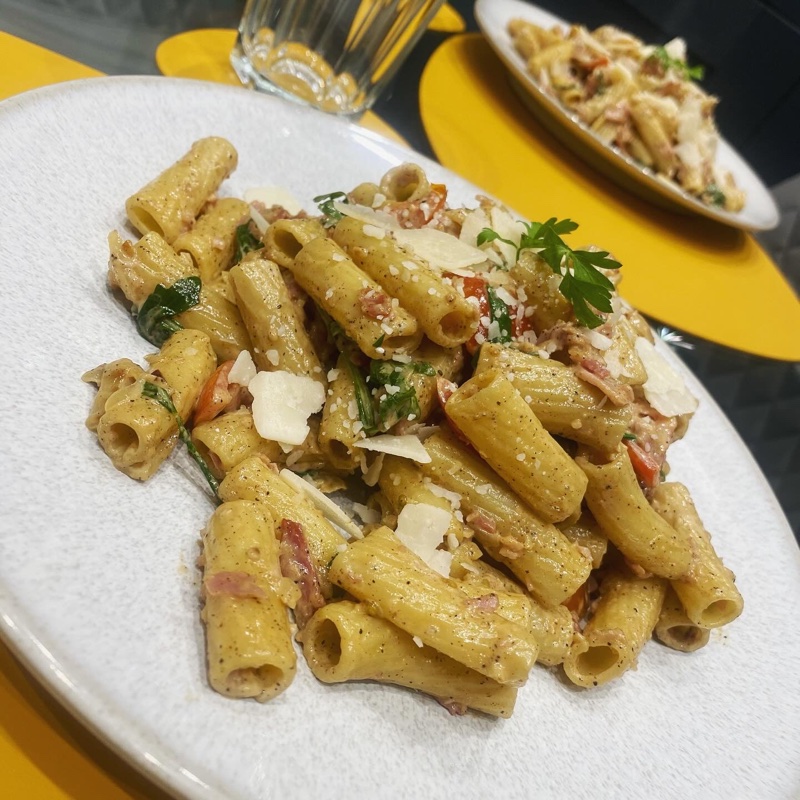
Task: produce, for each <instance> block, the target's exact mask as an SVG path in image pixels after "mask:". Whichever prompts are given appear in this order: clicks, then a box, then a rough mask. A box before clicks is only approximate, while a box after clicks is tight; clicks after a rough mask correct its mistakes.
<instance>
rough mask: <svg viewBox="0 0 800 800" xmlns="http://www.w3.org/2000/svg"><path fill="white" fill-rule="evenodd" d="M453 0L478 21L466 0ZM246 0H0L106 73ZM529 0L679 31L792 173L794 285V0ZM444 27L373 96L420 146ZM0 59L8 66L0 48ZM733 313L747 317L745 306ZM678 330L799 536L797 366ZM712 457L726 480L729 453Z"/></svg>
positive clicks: (659, 34) (735, 119) (425, 149)
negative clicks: (422, 101)
mask: <svg viewBox="0 0 800 800" xmlns="http://www.w3.org/2000/svg"><path fill="white" fill-rule="evenodd" d="M451 4H452V5H453V6H455V7H456V8H457V9H458V10H459V12H460V13H461V14H462V16H463V17H464V19H465V20H466V22H467V25H468V28H469V29H470V30H476V29H477V28H476V25H475V20H474V17H473V15H472V5H473V2H472V0H452V2H451ZM243 5H244V3H243V0H131V1H130V2H127V1H126V0H0V29H2V30H5V31H7V32H9V33H12V34H14V35H16V36H20V37H22V38H24V39H28V40H29V41H33V42H36V43H37V44H40V45H42V46H44V47H48V48H50V49H51V50H55V51H57V52H60V53H62V54H64V55H67V56H70V57H72V58H74V59H76V60H78V61H81V62H83V63H85V64H88V65H90V66H93V67H95V68H96V69H99V70H102V71H103V72H107V73H109V74H158V69H157V67H156V63H155V50H156V47H157V46H158V44H159V43H160V42H161V41H163V40H164V39H165V38H167V37H168V36H171V35H173V34H175V33H179V32H181V31H184V30H190V29H194V28H214V27H221V28H233V27H236V25H237V23H238V19H239V16H240V13H241V9H242V7H243ZM538 5H539V6H541V7H542V8H546V9H547V10H549V11H551V12H552V13H554V14H556V15H558V16H560V17H561V18H563V19H565V20H569V21H573V22H579V23H582V24H585V25H587V26H589V27H596V26H598V25H601V24H607V23H608V24H616V25H618V26H619V27H622V28H625V29H627V30H629V31H631V32H632V33H634V34H636V35H638V36H639V37H641V38H643V39H645V40H646V41H648V42H652V43H663V42H666V41H668V40H669V39H671V38H673V37H674V36H678V35H680V36H682V37H683V38H684V39H685V40H686V42H687V45H688V50H689V60H690V62H691V63H700V64H703V65H704V67H705V70H706V77H705V79H704V81H703V85H704V87H705V88H706V89H707V90H708V91H710V92H712V93H714V94H716V95H718V96H719V97H720V98H721V103H720V105H719V108H718V113H717V119H718V123H719V127H720V129H721V131H722V134H723V136H725V138H726V139H728V141H729V142H730V143H731V144H732V145H733V146H734V147H735V148H736V149H737V150H738V151H739V152H740V153H741V154H742V155H743V156H744V158H745V159H746V160H747V161H748V162H749V163H750V164H751V165H752V166H753V167H754V169H755V170H756V172H757V173H758V174H759V175H760V176H761V178H762V180H763V181H764V182H765V183H766V184H767V185H768V186H771V187H774V186H775V185H776V184H779V183H781V182H785V181H787V179H790V178H792V176H798V179H797V180H796V181H794V182H790V183H788V184H784V186H783V187H779V190H778V192H776V196H778V197H779V199H780V204H781V206H782V207H783V208H784V209H785V213H784V218H783V222H782V224H781V227H780V228H779V229H778V230H777V231H774V232H771V233H769V234H765V235H761V236H760V237H759V238H760V241H761V242H762V244H764V246H765V247H766V249H767V250H768V252H769V253H770V254H771V255H772V257H773V259H774V260H775V262H776V263H777V264H778V265H779V266H780V267H781V268H782V269H783V270H784V272H785V274H786V275H787V277H788V278H789V280H790V281H791V282H792V283H793V285H794V286H795V289H796V290H798V288H800V210H799V209H800V0H674V1H673V2H669V3H659V2H655V0H539V3H538ZM446 36H447V34H444V33H438V32H435V31H429V32H427V33H426V34H425V35H424V36H423V38H422V39H421V41H420V43H419V45H418V46H417V49H416V51H415V52H414V53H413V55H412V57H411V58H410V59H409V61H408V62H407V64H406V65H405V66H404V67H403V68H402V69H401V70H400V71H399V73H398V74H397V76H396V77H395V79H394V81H393V83H392V85H390V87H389V89H388V90H387V92H386V94H385V95H384V96H383V97H382V98H381V99H380V100H379V101H378V103H377V104H376V106H375V109H374V110H375V111H376V113H378V114H379V115H380V116H382V117H383V118H384V119H385V120H386V121H387V122H389V123H390V124H391V125H392V126H393V127H395V128H396V129H397V130H398V131H399V132H400V133H402V134H403V136H405V137H406V139H407V140H408V141H409V142H410V143H411V144H412V146H413V147H414V148H415V149H417V150H419V151H420V152H422V153H425V154H426V155H429V156H433V153H432V151H431V148H430V145H429V143H428V140H427V137H426V136H425V133H424V130H423V129H422V125H421V123H420V119H419V111H418V98H417V90H418V87H419V77H420V75H421V73H422V70H423V68H424V65H425V63H426V61H427V59H428V57H429V56H430V54H431V53H432V52H433V51H434V50H435V49H436V47H438V45H439V44H440V43H441V42H442V41H443V40H444V38H446ZM0 68H7V66H6V65H3V63H2V53H0ZM587 169H590V168H589V167H587ZM709 302H713V298H709ZM731 313H733V314H738V315H739V316H740V317H741V319H742V325H746V324H747V315H746V309H731ZM651 321H652V322H653V323H654V324H655V325H656V326H658V322H659V321H658V320H651ZM677 333H679V334H680V331H678V332H677ZM753 335H761V336H766V335H769V331H754V332H753ZM798 335H799V336H800V331H798ZM682 338H683V345H684V347H681V348H680V350H679V351H678V352H679V355H681V356H682V357H683V359H684V361H685V362H686V363H687V365H688V366H689V367H690V368H691V369H692V370H693V371H694V372H695V374H696V375H697V376H698V377H699V378H700V380H701V381H702V382H703V383H704V384H705V386H706V388H707V389H708V390H709V392H710V393H711V394H712V396H713V397H714V398H715V399H716V401H717V403H718V404H719V405H720V406H721V408H722V409H723V411H724V412H725V413H726V414H727V416H728V417H729V418H730V420H731V422H732V423H733V425H734V427H735V428H736V429H737V431H738V432H739V434H740V435H741V437H742V438H743V440H744V441H745V443H746V444H747V446H748V447H749V448H750V450H751V452H752V453H753V455H754V457H755V459H756V461H757V462H758V463H759V465H760V467H761V469H762V470H763V471H764V473H765V475H766V477H767V479H768V480H769V482H770V484H771V486H772V488H773V490H774V491H775V493H776V495H777V497H778V500H779V502H780V503H781V505H782V506H783V508H784V510H785V512H786V515H787V517H788V519H789V522H790V524H791V526H792V528H793V530H794V532H795V535H796V536H797V537H798V540H799V541H800V365H798V364H792V363H787V362H782V361H772V360H770V359H764V358H758V357H754V356H750V355H747V354H744V353H740V352H738V351H735V350H731V349H728V348H725V347H722V346H719V345H715V344H712V343H709V342H706V341H704V340H701V339H697V338H695V337H691V336H688V335H682ZM719 469H720V478H721V479H724V475H725V469H726V465H725V464H720V465H719Z"/></svg>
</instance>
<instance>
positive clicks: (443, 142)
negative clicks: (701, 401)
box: [420, 34, 800, 361]
mask: <svg viewBox="0 0 800 800" xmlns="http://www.w3.org/2000/svg"><path fill="white" fill-rule="evenodd" d="M420 113H421V115H422V121H423V124H424V126H425V131H426V133H427V134H428V138H429V139H430V142H431V146H432V147H433V150H434V152H435V153H436V156H437V158H438V159H439V161H440V162H441V163H442V164H444V165H445V166H446V167H449V168H450V169H452V170H453V171H454V172H457V173H459V174H460V175H463V176H464V177H465V178H468V179H470V180H471V181H473V182H474V183H476V184H477V185H478V186H480V187H482V188H483V189H485V190H486V191H487V192H490V193H491V194H493V195H495V196H496V197H499V198H500V199H502V200H503V201H504V202H505V203H507V204H508V205H509V206H510V207H512V208H514V209H516V210H517V211H518V212H519V213H521V214H525V215H526V216H527V217H528V218H529V219H539V220H541V219H542V218H548V217H551V216H557V217H559V218H563V217H570V218H571V219H573V220H575V221H576V222H578V223H579V224H580V228H579V229H578V231H576V232H575V233H573V234H572V235H571V240H572V241H573V242H574V243H575V244H576V246H577V245H585V244H589V243H591V244H596V245H599V246H601V247H603V248H606V249H610V250H611V251H612V252H613V254H614V256H615V257H616V258H617V259H618V260H619V261H621V262H622V264H623V269H622V273H623V282H622V286H621V292H622V294H623V295H624V296H625V297H626V298H627V299H628V300H629V301H630V302H631V303H632V304H633V305H634V306H636V307H637V308H639V309H640V310H642V311H644V312H645V313H646V314H649V315H650V316H652V317H655V318H656V319H657V320H660V321H661V322H664V323H666V324H667V325H672V326H674V327H676V328H679V329H681V330H683V331H686V332H688V333H692V334H695V335H697V336H701V337H703V338H706V339H710V340H711V341H714V342H718V343H720V344H724V345H728V346H729V347H734V348H737V349H739V350H743V351H745V352H748V353H754V354H756V355H760V356H767V357H771V358H777V359H784V360H787V361H796V360H800V302H798V299H797V297H796V296H795V294H794V292H793V291H792V289H791V287H790V286H789V284H788V282H787V281H786V279H785V278H784V276H783V275H782V274H781V272H780V271H779V270H778V268H777V267H776V266H775V265H774V264H773V263H772V261H771V260H770V258H769V257H768V256H767V255H766V253H764V251H763V250H762V249H761V247H759V245H758V243H757V242H756V241H755V239H754V238H753V237H752V236H751V235H749V234H747V233H744V232H743V231H739V230H736V229H734V228H730V227H726V226H724V225H721V224H719V223H717V222H713V221H711V220H708V219H705V218H703V217H700V216H697V215H689V214H682V213H676V212H670V211H666V210H663V209H661V208H658V207H656V206H655V205H652V204H650V203H648V202H647V201H645V200H642V199H639V198H638V197H637V196H635V195H633V194H631V193H630V192H629V191H627V190H625V189H622V188H620V187H619V186H617V185H616V184H615V183H613V182H612V181H610V180H608V179H607V178H605V177H603V176H602V175H600V174H599V173H598V172H597V171H596V170H595V169H593V168H592V167H590V166H587V165H586V164H585V163H584V162H583V161H582V160H581V159H580V158H578V157H577V156H576V155H575V154H574V153H573V152H572V151H571V150H568V149H567V148H566V147H565V146H564V145H563V144H561V142H560V141H559V140H557V139H556V138H555V137H554V136H553V135H552V134H551V133H549V132H548V131H547V130H546V129H545V128H543V127H542V126H541V125H540V124H539V122H537V120H536V119H535V118H534V117H533V116H532V115H531V113H530V112H529V111H528V110H527V109H526V108H525V106H524V105H523V103H522V102H521V101H520V100H519V98H518V97H517V96H516V94H515V93H514V91H513V90H512V88H511V86H510V84H509V80H508V76H507V74H506V71H505V69H504V68H503V66H502V64H501V62H500V60H499V59H498V58H497V57H496V56H495V55H494V53H493V52H492V50H491V49H490V47H489V45H488V44H487V43H486V42H485V41H484V39H483V37H482V36H480V35H479V34H465V35H462V36H453V37H450V38H449V39H446V40H445V41H444V43H443V44H442V45H440V46H439V48H438V49H437V50H436V52H434V54H433V55H432V56H431V58H430V59H429V60H428V63H427V66H426V67H425V71H424V73H423V76H422V81H421V85H420Z"/></svg>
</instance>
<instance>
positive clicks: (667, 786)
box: [0, 78, 800, 800]
mask: <svg viewBox="0 0 800 800" xmlns="http://www.w3.org/2000/svg"><path fill="white" fill-rule="evenodd" d="M211 134H214V135H221V136H225V137H227V138H229V139H230V140H231V141H232V142H233V143H234V144H235V146H236V147H237V149H238V151H239V163H240V166H239V169H238V171H237V172H236V173H235V174H234V176H233V177H232V178H231V179H230V181H229V182H228V183H227V184H226V186H225V192H226V193H231V194H238V193H240V192H242V191H243V190H244V189H245V188H247V187H251V186H258V185H265V184H269V183H275V184H280V185H284V186H286V187H288V188H290V189H291V190H292V191H293V192H294V193H295V194H296V195H297V196H298V197H299V199H301V200H302V201H304V202H305V203H308V204H309V205H310V200H311V197H312V196H314V195H315V194H319V193H322V192H328V191H334V190H338V189H347V188H349V187H352V186H354V185H355V184H357V183H359V182H360V181H362V180H367V179H374V178H376V177H377V176H379V175H380V174H381V173H382V172H383V171H385V170H386V169H387V168H388V167H389V166H391V165H393V164H395V163H398V162H400V161H403V160H408V159H409V158H412V157H413V158H414V159H416V160H417V161H419V162H420V163H422V164H423V166H424V167H425V168H426V169H428V170H429V171H430V173H431V174H432V175H433V176H434V177H435V178H436V179H437V180H439V181H442V182H446V183H447V184H448V185H449V186H450V188H451V196H452V199H453V200H455V201H462V202H468V201H470V200H471V199H472V197H473V195H474V193H475V192H476V191H477V190H476V189H475V188H474V187H472V186H470V185H469V184H467V183H465V182H464V181H462V180H460V179H458V178H457V177H456V176H454V175H452V174H451V173H448V172H447V171H446V170H444V169H443V168H441V167H439V166H438V165H436V164H434V163H433V162H429V161H427V160H426V159H424V158H422V157H421V156H413V155H412V154H410V153H409V152H408V151H406V150H404V149H402V148H401V147H399V146H398V145H396V144H393V143H391V142H388V141H386V140H384V139H381V138H380V137H378V136H377V135H375V134H371V133H369V132H365V131H363V130H361V129H359V128H356V127H353V126H350V125H347V124H345V123H342V122H340V121H337V120H333V119H330V118H328V117H325V116H322V115H319V114H316V113H314V112H310V111H307V110H305V109H300V108H296V107H294V106H289V105H286V104H284V103H282V102H280V101H277V100H274V99H271V98H266V97H262V96H257V95H254V94H251V93H247V92H243V91H241V90H240V89H235V88H228V87H224V86H214V85H210V84H201V83H195V82H192V81H186V80H169V79H163V78H109V79H92V80H89V81H82V82H76V83H71V84H63V85H60V86H57V87H53V88H49V89H44V90H41V91H38V92H35V93H31V94H27V95H23V96H20V97H17V98H14V99H12V100H9V101H6V102H5V103H3V104H2V105H0V141H2V142H3V147H2V148H0V176H2V178H3V184H4V190H3V192H2V194H0V263H1V264H2V268H3V290H2V292H0V319H2V320H3V325H4V328H5V330H6V337H7V343H6V346H5V347H4V348H3V350H2V366H3V374H5V375H6V389H5V391H4V398H5V399H4V405H3V408H4V410H5V416H4V426H3V434H2V462H0V463H2V474H3V483H4V487H3V488H4V491H3V494H2V516H0V520H2V521H1V522H0V525H2V533H1V534H0V631H2V633H3V635H4V637H5V638H6V639H7V640H8V642H9V643H10V645H11V646H12V648H13V649H14V650H15V652H16V653H17V654H18V655H19V656H20V657H21V658H22V659H23V660H24V661H25V663H26V664H27V665H28V666H29V667H30V668H31V669H32V670H33V671H35V672H36V673H37V674H38V676H39V677H40V678H42V680H43V681H44V682H45V683H46V685H47V686H48V687H49V688H50V690H51V691H52V692H53V693H54V694H55V695H56V696H57V697H58V698H59V699H60V700H61V701H62V702H64V703H65V704H66V705H67V706H68V707H69V708H70V709H72V711H73V712H74V713H75V714H76V715H78V716H79V717H80V718H81V719H82V720H84V721H85V722H87V723H88V724H89V725H90V726H91V727H92V728H93V729H94V730H95V731H97V732H99V733H100V734H101V735H102V736H103V737H104V739H106V740H107V741H108V742H109V743H110V744H112V745H113V746H114V747H115V748H117V749H118V750H119V751H120V752H122V753H124V754H125V755H126V756H127V757H128V758H129V759H130V760H131V761H132V762H133V763H134V764H136V765H138V766H139V767H140V768H141V769H142V770H144V771H146V772H147V773H148V774H149V775H150V776H151V777H153V778H155V779H156V780H157V781H159V782H161V783H162V784H163V785H165V786H166V787H168V788H170V789H171V790H172V791H174V792H175V793H176V794H179V795H183V796H186V797H191V798H212V797H219V798H221V797H226V798H249V799H252V800H254V799H255V798H267V797H269V798H273V797H274V798H281V800H283V798H307V797H324V798H353V797H369V798H412V797H413V798H423V797H424V798H426V799H427V798H440V797H441V798H445V797H448V798H449V797H452V796H457V797H459V798H476V799H477V798H480V799H481V800H485V798H487V797H495V796H502V797H504V798H523V797H524V798H530V797H534V796H535V797H547V798H556V797H557V798H561V797H564V798H566V797H568V798H571V799H572V800H577V799H578V798H597V797H616V798H621V797H637V798H638V797H650V798H652V797H658V798H662V797H664V798H667V797H669V798H672V797H675V798H678V797H692V798H698V797H706V798H719V797H736V798H749V797H752V798H789V797H796V796H797V795H798V792H800V762H799V761H798V742H797V730H798V729H797V725H798V720H800V693H798V691H797V671H796V666H795V664H796V660H797V658H798V656H800V645H799V644H798V637H797V634H796V609H797V608H798V606H800V553H799V552H798V549H797V547H796V545H795V542H794V539H793V537H792V534H791V532H790V530H789V528H788V525H787V524H786V521H785V519H784V517H783V516H782V514H781V512H780V510H779V509H778V506H777V504H776V503H775V500H774V497H773V496H772V494H771V493H770V490H769V489H768V487H767V484H766V482H765V481H764V479H763V477H762V475H761V474H760V473H759V471H758V470H757V468H756V466H755V464H754V462H753V461H752V459H751V457H750V455H749V453H748V452H747V451H746V449H745V448H744V446H743V445H742V443H741V441H740V440H739V438H738V437H737V435H736V434H735V433H734V431H733V429H732V428H731V426H730V425H729V423H728V422H727V421H726V420H725V418H724V417H723V416H722V415H721V414H720V412H719V411H718V410H717V408H716V407H715V406H714V404H713V402H712V401H711V399H710V398H709V397H708V395H707V394H706V393H705V392H704V391H703V389H702V388H701V387H700V386H699V385H698V384H697V382H696V381H694V380H693V379H692V378H691V377H689V379H688V380H689V382H690V386H691V388H692V389H693V391H694V392H695V393H696V394H697V395H698V396H699V397H700V399H701V406H700V410H699V411H698V413H697V415H696V418H695V420H694V423H693V426H692V428H691V431H690V433H689V435H688V437H687V438H686V439H685V440H684V441H682V442H680V443H678V444H677V445H675V447H674V450H673V451H672V452H673V455H672V458H671V462H672V465H673V475H674V477H675V478H677V479H680V480H683V481H684V482H686V483H687V484H688V485H689V486H690V488H691V489H692V491H693V494H694V496H695V500H696V502H697V505H698V508H699V510H700V512H701V514H702V516H703V517H704V519H705V521H706V524H707V526H708V527H709V528H710V529H711V530H712V531H713V533H714V540H715V543H716V544H717V547H718V549H719V550H720V551H721V552H722V553H723V554H724V556H725V559H726V562H727V564H728V565H729V566H730V567H731V568H732V569H733V570H734V571H735V572H736V573H737V575H738V579H739V586H740V588H741V591H742V593H743V595H744V597H745V603H746V607H745V612H744V615H743V616H742V617H741V618H740V619H739V620H738V621H736V622H735V623H734V624H732V625H731V626H729V627H728V628H727V629H725V630H724V631H723V632H722V633H715V634H713V635H712V640H711V643H710V644H709V646H708V647H707V648H705V649H704V650H702V651H700V652H698V653H695V654H692V655H688V656H687V655H683V654H680V653H676V652H672V651H670V650H667V649H666V648H664V647H661V646H659V645H657V644H652V645H650V646H648V647H647V648H645V651H644V653H643V654H642V656H641V658H640V663H639V668H638V670H637V671H635V672H631V673H630V674H627V675H626V676H625V677H624V678H623V679H621V680H620V681H618V682H617V683H615V684H612V685H609V686H607V687H605V688H602V689H601V690H598V691H593V692H582V691H577V690H575V689H573V688H570V687H569V686H567V685H566V684H565V683H563V682H561V681H560V680H559V679H558V677H557V675H555V674H551V673H549V672H548V671H546V670H544V669H542V668H539V667H537V668H536V669H535V670H534V671H533V673H532V675H531V679H530V681H529V683H528V685H527V686H526V687H525V688H524V689H523V690H522V691H521V692H520V695H519V700H518V703H517V708H516V712H515V714H514V716H513V718H512V719H510V720H507V721H493V720H490V719H486V718H483V717H480V716H477V715H468V716H466V717H463V718H452V717H450V716H449V715H448V714H447V713H446V712H445V711H444V710H443V709H442V708H440V707H439V706H438V705H437V704H436V703H435V702H432V701H430V700H429V699H427V698H424V697H421V696H417V695H414V694H412V693H410V692H407V691H404V690H400V689H396V688H393V687H382V686H377V685H372V684H355V685H349V686H333V687H331V686H324V685H322V684H320V683H318V682H316V681H315V680H314V678H313V677H312V676H311V674H310V672H309V671H308V670H307V669H306V668H305V666H304V665H303V664H302V659H301V660H300V661H301V663H300V666H299V672H298V676H297V679H296V681H295V683H294V684H293V685H292V686H291V687H290V689H289V691H287V692H286V693H285V694H284V695H282V696H281V697H279V698H278V699H277V700H275V701H274V702H272V703H270V704H268V705H263V706H262V705H258V704H256V703H253V702H249V701H246V702H235V701H230V700H226V699H223V698H222V697H219V696H217V695H215V694H214V693H213V692H212V691H211V690H210V689H209V688H208V686H207V683H206V678H205V670H204V644H203V630H202V626H201V623H200V619H199V615H198V611H199V606H198V584H199V581H198V573H197V571H196V569H195V567H194V562H195V557H196V554H197V552H198V532H199V531H200V529H201V528H202V526H203V525H204V523H205V521H206V519H207V517H208V516H209V515H210V513H211V511H212V508H211V506H210V504H209V502H208V500H206V499H205V495H204V494H203V492H202V491H201V487H200V485H199V484H198V482H197V479H196V478H195V472H194V470H193V469H192V467H191V465H190V464H189V463H188V462H187V460H186V459H185V458H184V456H183V455H182V454H181V453H176V454H175V455H174V456H173V457H172V458H170V460H169V461H168V462H167V463H166V464H165V465H164V466H163V467H162V469H161V470H160V471H159V473H158V474H157V475H156V476H155V477H154V478H153V479H152V480H151V481H149V482H148V483H147V484H138V483H135V482H134V481H132V480H130V479H128V478H126V477H125V476H124V475H122V474H120V473H118V472H116V471H115V470H114V469H113V467H112V466H111V465H110V463H109V462H108V460H107V459H106V457H105V456H104V454H103V453H102V452H101V451H100V449H99V448H98V446H97V444H96V442H95V440H94V437H93V436H92V435H91V434H90V433H89V431H87V430H86V428H85V427H84V424H83V422H84V419H85V417H86V413H87V409H88V408H89V405H90V403H91V400H92V396H93V389H92V388H91V387H89V386H87V385H86V384H83V383H81V381H80V375H81V373H82V372H83V371H84V370H86V369H88V368H90V367H92V366H94V365H96V364H98V363H100V362H103V361H108V360H111V359H114V358H119V357H122V356H128V357H131V358H135V359H137V358H140V357H141V356H142V355H144V353H146V352H148V351H149V349H150V348H149V346H148V345H147V344H146V343H145V342H144V341H142V340H141V339H139V338H138V336H137V334H136V332H135V330H134V328H133V326H132V325H131V324H130V320H129V319H127V318H126V315H125V313H124V312H123V311H122V309H121V308H120V306H119V305H118V304H117V303H116V302H115V301H114V299H113V298H112V296H111V295H110V293H109V291H108V289H107V287H106V278H105V275H106V260H107V246H106V241H105V240H106V236H107V234H108V232H109V231H110V230H111V229H112V228H115V227H117V228H125V220H124V214H123V203H124V200H125V198H126V197H127V196H128V195H129V194H130V193H131V192H132V191H134V190H135V189H136V188H138V187H139V186H140V185H142V184H143V183H144V182H145V181H147V180H149V179H150V178H151V177H152V176H154V175H155V174H156V173H157V172H159V171H160V170H161V169H162V168H163V167H165V166H166V165H168V164H170V163H171V162H172V161H174V160H175V159H176V158H177V157H179V156H180V155H181V154H182V153H183V152H184V151H185V150H186V149H187V148H188V146H189V145H190V143H191V142H192V141H194V140H195V139H197V138H199V137H201V136H206V135H211Z"/></svg>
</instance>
